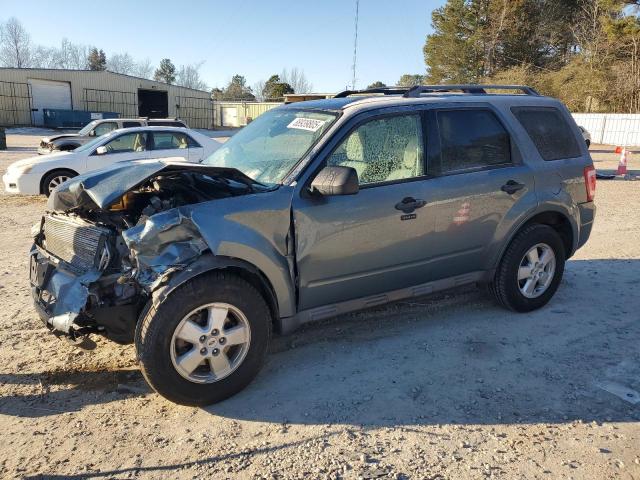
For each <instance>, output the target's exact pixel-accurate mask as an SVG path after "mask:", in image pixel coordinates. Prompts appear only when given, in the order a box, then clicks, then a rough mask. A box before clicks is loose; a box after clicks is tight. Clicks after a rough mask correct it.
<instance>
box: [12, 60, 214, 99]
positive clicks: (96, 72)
mask: <svg viewBox="0 0 640 480" xmlns="http://www.w3.org/2000/svg"><path fill="white" fill-rule="evenodd" d="M2 70H12V71H33V72H47V71H50V72H69V73H71V72H73V73H80V74H82V73H85V74H89V75H105V74H108V75H118V76H120V77H126V78H130V79H132V80H140V81H144V82H151V83H154V84H156V85H158V86H162V87H166V86H172V87H176V88H183V89H185V90H192V91H194V92H200V93H202V92H205V93H207V94H208V93H209V92H208V91H207V90H198V89H196V88H190V87H183V86H182V85H176V84H174V83H164V82H159V81H157V80H153V79H150V78H143V77H136V76H133V75H127V74H126V73H117V72H112V71H110V70H86V69H74V68H8V67H0V71H2Z"/></svg>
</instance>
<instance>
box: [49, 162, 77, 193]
mask: <svg viewBox="0 0 640 480" xmlns="http://www.w3.org/2000/svg"><path fill="white" fill-rule="evenodd" d="M58 172H59V173H69V174H71V175H72V176H74V177H77V176H78V175H80V174H79V173H78V172H76V171H75V170H73V169H72V168H52V169H51V170H49V171H47V172H44V173H43V174H42V176H41V177H40V193H41V194H43V195H46V193H47V192H46V191H45V185H44V181H45V180H46V179H47V177H48V176H49V175H51V174H52V173H58Z"/></svg>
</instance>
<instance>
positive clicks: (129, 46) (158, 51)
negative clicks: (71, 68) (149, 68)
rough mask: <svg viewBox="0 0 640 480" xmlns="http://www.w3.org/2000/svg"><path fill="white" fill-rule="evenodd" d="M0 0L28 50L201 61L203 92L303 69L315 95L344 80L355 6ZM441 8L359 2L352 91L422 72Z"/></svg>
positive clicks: (330, 2) (408, 0)
mask: <svg viewBox="0 0 640 480" xmlns="http://www.w3.org/2000/svg"><path fill="white" fill-rule="evenodd" d="M0 3H1V4H2V5H1V8H0V21H3V20H6V19H7V18H9V17H11V16H15V17H17V18H18V19H19V20H20V21H21V22H22V23H23V25H24V26H25V27H26V28H27V30H28V31H29V33H30V34H31V39H32V42H34V43H39V44H43V45H48V46H52V45H59V44H60V41H61V40H62V39H63V38H64V37H67V38H68V39H69V40H71V41H72V42H74V43H85V44H91V45H96V46H97V47H99V48H102V49H103V50H104V51H105V52H106V53H107V56H108V55H109V54H110V53H124V52H128V53H130V54H131V55H132V56H133V57H134V58H136V59H141V58H146V57H148V58H149V59H151V61H152V62H153V64H154V65H157V63H158V62H159V61H160V59H162V58H164V57H168V58H170V59H171V60H172V61H173V62H174V64H176V65H177V66H179V65H181V64H190V63H196V62H200V61H204V62H205V63H204V64H203V66H202V67H201V70H200V72H201V76H202V78H203V80H204V81H205V82H207V84H208V85H209V86H210V87H214V86H218V87H223V86H224V85H226V83H227V82H228V81H229V79H230V78H231V76H232V75H233V74H235V73H239V74H242V75H244V76H245V77H246V78H247V83H248V84H249V85H253V84H254V83H255V82H257V81H258V80H266V79H267V78H268V77H269V76H270V75H271V74H273V73H280V71H281V70H282V69H283V68H292V67H298V68H300V69H303V70H304V72H305V74H306V76H307V78H308V79H309V81H311V82H312V83H313V87H314V90H315V91H328V92H333V91H337V90H341V89H343V88H344V87H345V86H346V85H347V84H348V83H350V81H351V63H352V57H353V30H354V13H355V0H325V1H322V2H318V1H314V2H312V1H305V0H302V1H296V2H293V1H290V0H289V1H283V0H270V1H264V2H263V1H257V0H251V1H250V0H236V1H188V0H183V1H181V2H178V1H175V0H156V1H147V0H142V1H135V2H134V1H124V0H111V1H106V2H78V1H68V0H57V1H56V2H51V1H50V0H49V1H45V0H22V1H17V0H11V1H8V0H2V1H1V2H0ZM443 3H445V0H395V1H390V0H386V1H383V0H360V23H359V31H358V67H357V83H356V85H357V86H358V87H365V86H366V85H367V84H369V83H371V82H373V81H375V80H381V81H383V82H385V83H387V84H390V85H391V84H394V83H395V82H396V81H397V80H398V78H399V77H400V75H402V74H403V73H424V70H425V66H424V60H423V56H422V46H423V45H424V40H425V36H426V35H427V34H428V33H429V32H430V31H431V11H432V10H433V9H434V8H437V7H438V6H440V5H442V4H443ZM54 5H55V6H54Z"/></svg>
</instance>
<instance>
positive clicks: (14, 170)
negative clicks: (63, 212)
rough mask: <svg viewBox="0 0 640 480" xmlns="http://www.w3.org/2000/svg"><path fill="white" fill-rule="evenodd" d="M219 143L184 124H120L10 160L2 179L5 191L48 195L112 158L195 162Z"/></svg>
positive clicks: (109, 162) (205, 155)
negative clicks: (64, 147) (63, 148)
mask: <svg viewBox="0 0 640 480" xmlns="http://www.w3.org/2000/svg"><path fill="white" fill-rule="evenodd" d="M220 146H221V143H220V142H218V141H216V140H214V139H212V138H209V137H207V136H205V135H203V134H201V133H198V132H196V131H194V130H190V129H186V128H172V127H137V128H123V129H120V130H113V131H112V132H109V133H107V134H106V135H102V136H101V137H98V138H96V139H95V140H92V141H90V142H89V143H86V144H84V145H82V146H80V147H78V148H76V149H75V150H73V151H72V152H58V153H52V154H50V155H38V156H37V157H31V158H26V159H24V160H20V161H17V162H15V163H12V164H11V165H9V168H7V173H5V174H4V175H3V177H2V180H3V182H4V189H5V192H7V193H20V194H26V195H38V194H45V195H49V193H51V191H52V190H53V189H54V188H56V187H57V186H58V185H60V184H61V183H63V182H64V181H66V180H68V179H69V178H72V177H75V176H76V175H79V174H81V173H85V172H88V171H90V170H96V169H98V168H102V167H106V166H108V165H111V164H113V163H116V162H124V161H128V160H143V159H147V158H165V157H173V158H176V157H181V158H183V159H184V160H185V161H188V162H192V163H199V162H201V161H202V160H203V159H205V158H206V157H208V156H209V155H211V154H212V153H213V152H214V151H216V150H217V149H218V148H219V147H220Z"/></svg>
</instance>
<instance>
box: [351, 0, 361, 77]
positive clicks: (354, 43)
mask: <svg viewBox="0 0 640 480" xmlns="http://www.w3.org/2000/svg"><path fill="white" fill-rule="evenodd" d="M359 10H360V0H356V22H355V24H356V25H355V35H354V38H353V65H352V67H351V70H352V72H353V79H352V82H351V88H352V89H353V90H355V89H356V60H357V56H358V13H359Z"/></svg>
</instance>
